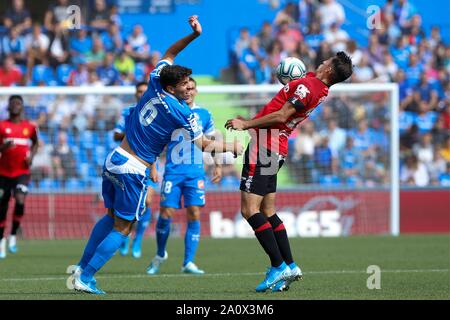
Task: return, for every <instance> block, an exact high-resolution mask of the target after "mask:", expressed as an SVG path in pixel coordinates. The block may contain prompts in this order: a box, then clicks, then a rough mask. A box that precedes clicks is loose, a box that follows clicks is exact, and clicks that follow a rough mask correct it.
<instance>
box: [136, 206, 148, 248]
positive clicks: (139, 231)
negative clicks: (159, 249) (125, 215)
mask: <svg viewBox="0 0 450 320" xmlns="http://www.w3.org/2000/svg"><path fill="white" fill-rule="evenodd" d="M151 217H152V215H151V211H150V208H147V209H146V210H145V213H144V214H143V215H142V217H141V220H139V221H138V222H137V224H136V231H135V236H134V240H133V248H134V247H135V246H136V247H138V248H140V247H141V243H142V238H143V237H144V233H145V230H146V229H147V227H148V226H149V225H150V220H151Z"/></svg>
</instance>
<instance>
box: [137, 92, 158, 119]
mask: <svg viewBox="0 0 450 320" xmlns="http://www.w3.org/2000/svg"><path fill="white" fill-rule="evenodd" d="M155 100H156V101H155ZM157 102H159V100H158V98H153V99H150V100H149V101H148V102H147V103H146V104H145V105H144V107H143V108H142V109H141V112H140V114H139V122H140V123H141V124H142V125H143V126H148V125H150V123H152V122H153V120H155V118H156V116H157V115H158V109H156V106H155V105H156V104H159V103H157Z"/></svg>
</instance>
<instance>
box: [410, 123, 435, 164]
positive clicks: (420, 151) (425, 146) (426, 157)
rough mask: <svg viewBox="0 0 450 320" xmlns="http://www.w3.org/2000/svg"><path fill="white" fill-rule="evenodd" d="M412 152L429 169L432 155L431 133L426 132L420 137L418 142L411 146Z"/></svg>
mask: <svg viewBox="0 0 450 320" xmlns="http://www.w3.org/2000/svg"><path fill="white" fill-rule="evenodd" d="M413 152H414V154H415V155H416V157H417V159H418V160H419V161H420V162H422V163H423V164H424V165H425V166H426V167H427V169H428V170H429V171H430V169H431V165H432V163H433V155H434V147H433V144H432V135H431V133H428V132H427V133H425V134H423V135H422V136H421V137H420V142H419V143H416V144H415V145H414V146H413Z"/></svg>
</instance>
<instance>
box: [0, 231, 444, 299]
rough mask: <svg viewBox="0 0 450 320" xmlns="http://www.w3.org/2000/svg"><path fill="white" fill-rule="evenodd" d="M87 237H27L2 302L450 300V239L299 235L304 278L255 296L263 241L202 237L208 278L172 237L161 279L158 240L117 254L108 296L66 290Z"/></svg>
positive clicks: (296, 246)
mask: <svg viewBox="0 0 450 320" xmlns="http://www.w3.org/2000/svg"><path fill="white" fill-rule="evenodd" d="M84 244H85V240H63V241H61V240H60V241H31V240H28V241H20V242H19V252H18V253H16V254H14V255H12V254H9V255H8V256H7V258H6V259H3V260H0V299H120V300H124V299H151V300H157V299H167V300H168V299H170V300H178V299H183V300H189V299H199V300H210V299H217V300H235V299H236V300H243V299H246V300H263V299H295V300H303V299H445V300H448V299H449V298H450V272H449V268H450V237H449V236H448V235H428V236H425V235H423V236H422V235H421V236H418V235H417V236H416V235H414V236H413V235H411V236H400V237H398V238H395V237H388V236H370V237H369V236H367V237H366V236H365V237H344V238H315V239H312V238H309V239H308V238H293V239H291V246H292V249H293V253H294V255H295V258H296V260H297V261H298V262H299V263H300V265H301V267H302V269H303V272H304V280H302V281H299V282H295V283H294V284H293V285H292V286H291V289H290V290H289V291H287V292H282V293H272V292H266V293H256V292H254V288H255V286H256V285H257V284H258V282H259V281H261V280H262V279H263V277H264V272H265V266H266V265H268V258H267V257H266V256H265V254H264V253H263V252H262V249H261V248H260V247H259V244H258V243H257V241H256V239H209V238H203V239H202V240H201V242H200V246H199V250H198V254H197V260H196V262H197V264H198V265H199V266H200V267H201V268H203V269H205V270H206V272H207V274H205V275H203V276H193V275H183V274H181V273H180V268H181V262H182V259H183V250H184V249H183V239H180V238H175V239H169V244H168V252H169V260H168V261H167V262H166V263H165V264H164V265H163V266H162V268H161V273H160V274H159V275H157V276H148V275H146V274H145V269H146V267H147V265H148V263H149V261H150V259H151V257H152V256H153V253H154V250H155V240H154V239H146V240H145V241H144V246H143V257H142V258H141V259H133V258H132V257H131V256H127V257H122V256H120V255H118V254H116V255H115V256H114V257H113V259H112V260H111V261H110V262H109V263H108V264H107V265H106V266H105V267H104V269H102V270H101V271H100V272H99V273H98V274H97V276H96V277H97V281H98V284H99V287H100V288H102V289H103V290H105V291H106V292H107V295H105V296H92V295H87V294H82V293H76V292H74V291H70V290H68V289H67V288H66V285H65V281H66V275H65V274H64V272H65V269H66V267H67V265H69V264H73V263H75V262H77V260H78V259H79V256H80V254H81V252H82V249H83V246H84ZM370 265H377V266H379V267H380V269H381V282H380V285H381V288H380V289H372V290H370V289H368V288H367V279H368V277H369V276H370V275H371V274H368V273H367V267H368V266H370Z"/></svg>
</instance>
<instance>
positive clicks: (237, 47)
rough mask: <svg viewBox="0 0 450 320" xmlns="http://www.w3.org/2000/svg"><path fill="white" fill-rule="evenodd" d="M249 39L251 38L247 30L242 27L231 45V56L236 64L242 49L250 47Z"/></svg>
mask: <svg viewBox="0 0 450 320" xmlns="http://www.w3.org/2000/svg"><path fill="white" fill-rule="evenodd" d="M250 38H251V36H250V31H249V30H248V28H246V27H244V28H241V29H240V30H239V37H238V38H237V39H236V41H235V43H234V45H233V54H234V59H235V60H236V62H237V61H238V60H239V57H241V56H242V52H243V51H244V49H247V48H248V47H249V46H250Z"/></svg>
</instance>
